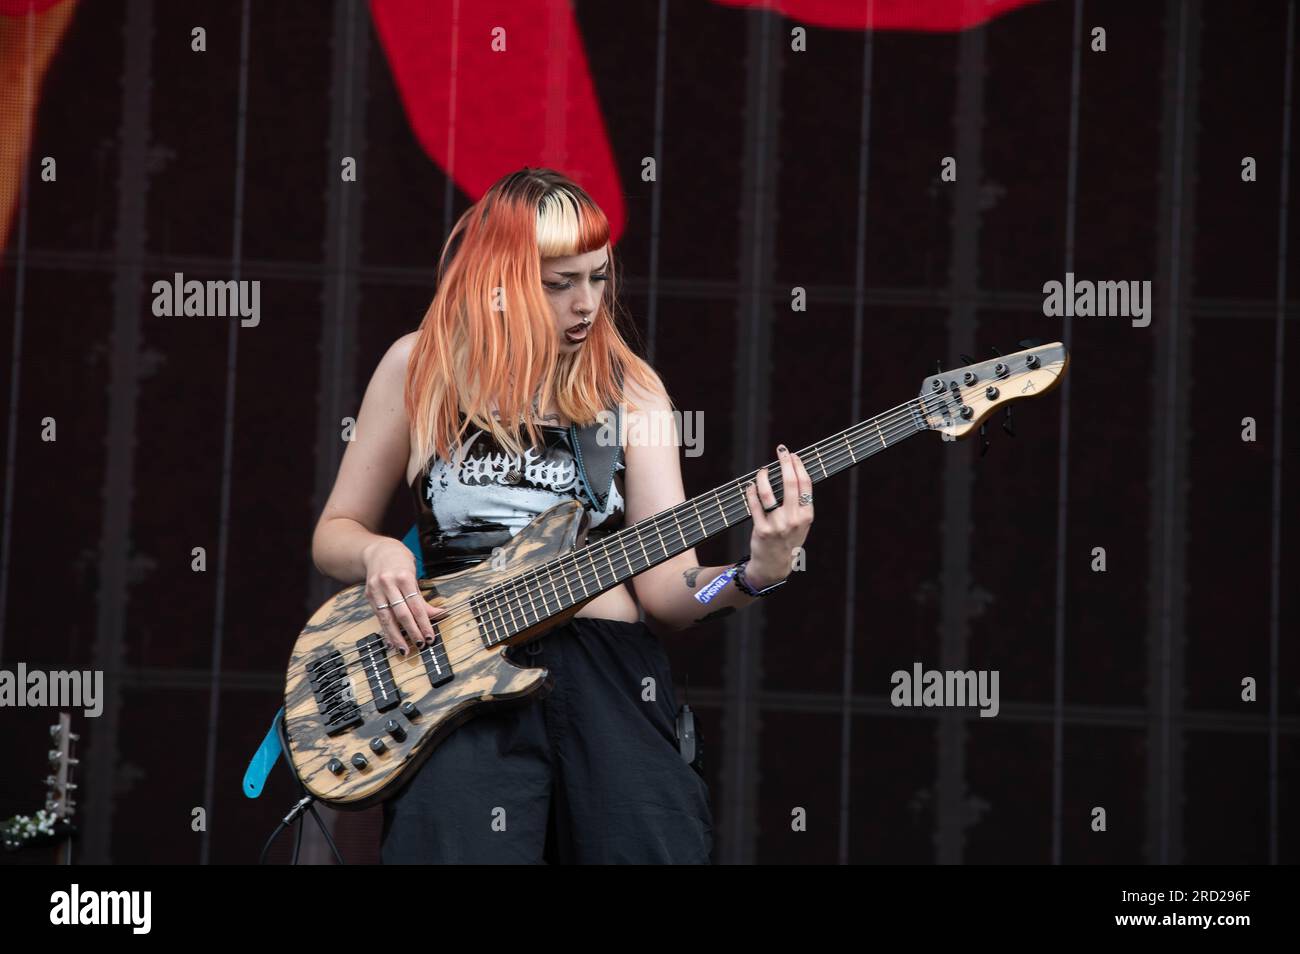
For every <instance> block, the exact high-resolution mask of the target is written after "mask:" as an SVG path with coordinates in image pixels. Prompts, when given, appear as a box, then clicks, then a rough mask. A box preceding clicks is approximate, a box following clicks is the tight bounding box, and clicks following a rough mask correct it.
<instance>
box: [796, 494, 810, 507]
mask: <svg viewBox="0 0 1300 954" xmlns="http://www.w3.org/2000/svg"><path fill="white" fill-rule="evenodd" d="M810 503H812V494H800V495H799V506H801V507H806V506H808V505H809V504H810Z"/></svg>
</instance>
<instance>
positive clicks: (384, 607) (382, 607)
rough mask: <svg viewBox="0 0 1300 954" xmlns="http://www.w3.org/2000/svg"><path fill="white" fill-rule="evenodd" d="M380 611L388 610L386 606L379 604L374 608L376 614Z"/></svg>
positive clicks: (385, 604)
mask: <svg viewBox="0 0 1300 954" xmlns="http://www.w3.org/2000/svg"><path fill="white" fill-rule="evenodd" d="M381 609H388V604H387V603H380V604H379V605H378V606H376V607H375V612H376V613H378V612H379V611H380V610H381Z"/></svg>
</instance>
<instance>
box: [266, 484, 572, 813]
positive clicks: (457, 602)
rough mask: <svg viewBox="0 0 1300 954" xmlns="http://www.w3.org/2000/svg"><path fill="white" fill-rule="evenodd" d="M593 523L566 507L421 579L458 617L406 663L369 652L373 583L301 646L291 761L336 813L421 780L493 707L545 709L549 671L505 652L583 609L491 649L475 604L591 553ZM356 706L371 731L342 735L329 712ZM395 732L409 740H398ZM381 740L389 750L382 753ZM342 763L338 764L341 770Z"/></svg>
mask: <svg viewBox="0 0 1300 954" xmlns="http://www.w3.org/2000/svg"><path fill="white" fill-rule="evenodd" d="M587 521H588V517H587V513H586V511H585V510H584V509H583V507H582V505H581V504H580V503H579V502H578V501H576V500H573V501H565V502H564V503H562V504H557V505H556V506H554V507H552V508H551V509H550V510H547V511H545V512H544V513H542V514H539V515H538V516H537V517H536V518H535V519H534V520H533V521H532V522H531V523H530V524H529V525H528V526H527V527H525V528H524V529H523V530H521V531H519V532H518V533H517V534H515V536H514V537H513V538H512V539H511V541H510V543H509V544H508V545H506V546H504V547H502V549H501V553H500V554H499V557H498V559H497V560H496V561H491V560H489V561H484V562H483V563H480V564H478V565H477V566H473V567H470V568H468V569H466V570H461V571H459V572H457V573H452V574H449V575H447V576H442V577H433V578H430V579H425V580H421V581H420V592H421V593H422V594H423V596H424V598H425V599H426V600H428V601H429V602H431V603H433V604H434V605H438V606H449V607H453V609H452V611H451V613H450V614H449V615H447V616H445V617H443V618H442V619H438V620H434V621H433V627H434V630H435V632H436V633H437V634H438V640H437V641H436V642H435V645H434V646H433V647H431V648H426V649H425V650H423V651H421V652H414V651H412V652H411V653H409V654H408V655H407V656H406V657H402V656H401V655H400V654H398V653H396V652H393V651H390V650H388V649H387V647H385V646H384V645H383V642H382V640H379V641H378V650H375V649H373V648H370V649H365V648H363V649H359V648H358V644H359V642H360V641H362V640H369V643H368V644H367V645H368V646H370V647H373V646H374V645H375V642H376V640H375V639H374V638H373V637H374V636H375V634H379V633H381V627H380V624H379V621H378V619H377V618H376V617H375V615H374V613H373V611H372V609H371V606H370V603H369V601H368V600H367V599H366V594H365V584H364V583H358V584H356V585H354V586H350V587H348V588H347V589H345V590H343V591H342V592H340V593H339V594H338V595H336V596H335V597H334V598H333V599H331V600H330V601H329V602H328V603H325V604H324V605H323V606H321V608H320V609H318V610H317V611H316V612H315V614H313V615H312V617H311V619H310V620H309V621H308V623H307V626H306V628H305V629H303V631H302V633H300V634H299V636H298V640H297V642H296V643H295V645H294V649H293V655H292V657H291V658H290V661H289V667H288V672H289V676H288V679H287V681H286V687H285V726H286V731H287V736H288V741H289V755H290V758H291V760H292V762H293V764H294V766H295V767H296V768H297V770H298V773H299V775H300V776H301V778H302V781H303V785H304V786H305V787H306V789H307V791H308V792H309V793H310V794H312V795H314V796H316V797H317V798H319V799H321V800H323V801H326V802H328V803H330V804H331V805H332V806H334V807H336V808H344V809H349V808H350V809H361V808H366V807H368V806H370V805H372V804H374V803H375V802H376V801H379V800H382V799H383V798H386V797H388V796H389V795H391V794H392V791H391V789H393V788H395V787H396V786H397V785H399V784H401V782H404V781H406V780H407V779H409V778H410V773H411V770H413V769H414V768H415V766H416V765H418V764H420V763H421V762H423V761H424V759H425V758H427V757H428V755H429V753H430V752H432V751H433V749H434V748H435V747H436V746H437V744H438V743H439V742H440V741H442V739H444V738H445V737H446V736H447V735H449V734H450V733H451V731H452V730H453V729H454V728H455V727H456V726H458V725H460V724H461V723H463V722H465V721H466V720H468V719H470V718H472V717H474V716H475V715H478V714H480V713H482V712H484V711H485V710H487V709H488V708H495V707H501V706H510V705H519V704H521V703H525V702H531V701H535V700H537V699H540V698H541V697H542V696H544V695H545V694H546V693H547V692H549V691H550V689H551V685H552V679H551V676H550V673H549V672H548V671H547V670H546V669H544V668H538V667H531V668H527V667H523V666H519V665H516V664H515V663H514V662H512V661H511V660H510V659H507V658H506V656H505V650H506V648H507V647H509V646H514V645H518V644H520V643H526V642H529V641H530V640H532V639H535V638H536V637H538V636H541V635H542V634H544V633H545V632H547V631H548V630H551V629H554V628H555V627H557V626H560V625H563V624H564V623H565V622H567V621H568V619H569V618H571V617H572V616H573V615H574V614H575V613H577V612H578V610H579V609H581V606H582V604H578V605H575V606H571V607H569V608H567V609H565V610H564V611H562V612H560V613H558V614H557V615H555V616H552V617H551V618H550V619H547V620H545V621H543V622H542V623H540V624H538V625H536V626H533V627H531V628H529V629H526V630H523V631H522V632H520V633H518V634H515V635H513V636H510V637H509V638H508V639H504V640H502V641H501V642H499V643H496V644H490V639H491V633H490V632H485V631H484V629H483V628H482V627H481V626H480V624H479V621H478V620H477V619H476V617H475V613H474V611H473V609H472V607H471V602H470V601H471V599H472V597H474V596H475V595H476V594H478V593H480V592H482V591H484V590H485V589H487V588H489V587H491V586H492V585H494V584H497V583H499V582H500V581H501V580H502V579H503V578H507V577H513V576H516V575H519V574H522V573H526V572H528V571H529V570H531V569H533V568H535V567H539V566H541V565H543V564H546V563H547V562H549V561H551V560H553V559H555V558H556V557H558V556H562V555H563V554H565V553H567V552H569V551H570V550H572V549H574V548H575V547H576V546H578V545H580V542H581V541H582V540H583V539H584V538H585V534H586V527H587ZM498 566H504V567H505V569H497V567H498ZM592 598H593V599H594V595H593V597H592ZM583 602H584V603H585V602H587V601H586V600H584V601H583ZM440 650H441V652H440ZM336 654H337V655H336ZM312 663H315V664H316V667H317V670H320V669H325V674H324V676H325V677H324V678H318V680H317V683H316V684H315V685H313V682H312V680H311V678H310V673H309V671H308V666H309V664H312ZM385 667H387V670H388V671H389V672H391V674H392V679H391V689H395V690H396V693H397V699H396V700H395V701H394V700H392V699H389V698H387V696H388V693H387V692H385V691H384V690H385V689H386V688H389V685H388V682H387V681H384V682H381V684H380V686H378V687H377V686H376V684H375V679H376V677H377V676H378V677H382V674H383V672H384V670H385ZM335 676H337V677H338V679H337V680H336V679H334V678H333V677H335ZM447 677H450V678H447ZM444 679H445V680H446V681H441V680H444ZM440 681H441V682H440ZM435 682H440V684H438V685H435ZM322 684H324V686H325V688H324V690H323V691H322V688H321V686H322ZM345 685H346V686H347V687H348V688H347V689H344V688H343V686H345ZM391 689H389V691H390V692H391ZM349 696H350V697H351V700H352V701H354V702H355V705H356V710H357V713H358V716H357V718H358V719H359V724H354V725H349V726H347V727H346V728H345V729H343V730H342V731H339V732H336V733H334V734H330V731H329V727H328V726H327V725H326V717H327V714H328V715H334V716H335V717H338V716H339V715H340V714H341V713H340V710H342V709H346V708H348V697H349ZM388 703H394V704H391V705H390V704H388ZM406 703H411V704H413V705H414V707H415V712H414V713H413V714H411V715H408V714H407V713H406V712H404V711H403V708H402V707H403V704H406ZM381 706H384V708H382V710H381V708H380V707H381ZM393 723H395V724H396V726H397V728H398V729H399V730H400V732H397V733H395V732H393V731H392V724H393ZM402 736H404V738H402ZM376 739H378V740H380V742H381V743H382V746H383V748H382V749H381V750H378V751H377V750H376V748H375V747H374V740H376ZM356 756H361V758H363V759H364V760H365V764H364V766H361V765H358V764H354V757H356ZM331 760H337V762H336V763H334V770H331V768H330V765H331ZM339 763H341V765H342V771H338V764H339Z"/></svg>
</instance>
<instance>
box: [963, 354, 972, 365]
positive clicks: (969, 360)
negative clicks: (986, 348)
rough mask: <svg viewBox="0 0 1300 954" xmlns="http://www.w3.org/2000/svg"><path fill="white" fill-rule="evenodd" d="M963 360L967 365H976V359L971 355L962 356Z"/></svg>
mask: <svg viewBox="0 0 1300 954" xmlns="http://www.w3.org/2000/svg"><path fill="white" fill-rule="evenodd" d="M961 360H962V361H963V362H964V363H966V364H974V363H975V359H974V358H972V357H971V356H970V355H968V354H964V355H962V356H961Z"/></svg>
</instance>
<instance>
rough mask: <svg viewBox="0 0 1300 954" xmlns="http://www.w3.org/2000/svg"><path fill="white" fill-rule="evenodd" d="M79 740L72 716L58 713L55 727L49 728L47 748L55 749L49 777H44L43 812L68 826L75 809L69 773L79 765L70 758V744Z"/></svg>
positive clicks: (52, 753)
mask: <svg viewBox="0 0 1300 954" xmlns="http://www.w3.org/2000/svg"><path fill="white" fill-rule="evenodd" d="M80 738H81V736H80V735H78V734H77V733H75V732H73V731H72V716H70V715H69V714H68V713H66V712H60V713H59V721H58V724H56V725H52V726H50V744H51V745H52V746H54V748H51V749H50V750H49V761H50V770H51V773H52V774H50V775H47V776H46V777H45V788H46V795H45V810H46V811H47V812H51V813H52V814H53V815H54V816H55V817H56V818H58V819H59V821H62V822H71V820H72V814H73V812H75V811H76V809H77V803H76V802H75V801H74V800H73V798H72V793H73V792H75V791H76V790H77V786H76V784H75V783H74V782H73V781H72V770H73V768H75V767H76V766H77V765H79V764H81V760H80V759H76V758H73V757H72V743H74V742H76V741H77V740H78V739H80Z"/></svg>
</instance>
